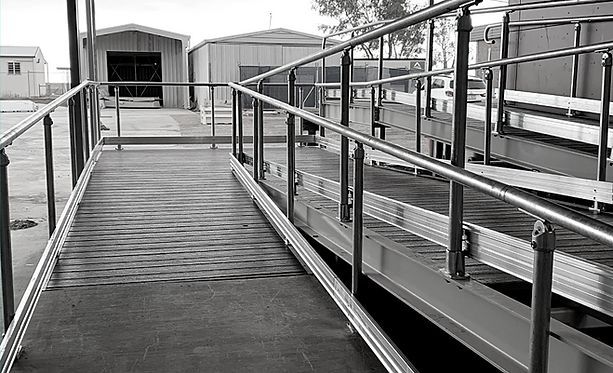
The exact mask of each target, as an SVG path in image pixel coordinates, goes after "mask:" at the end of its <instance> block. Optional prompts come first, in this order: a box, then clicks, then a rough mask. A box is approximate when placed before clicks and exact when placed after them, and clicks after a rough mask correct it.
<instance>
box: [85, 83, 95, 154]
mask: <svg viewBox="0 0 613 373" xmlns="http://www.w3.org/2000/svg"><path fill="white" fill-rule="evenodd" d="M95 92H96V87H95V86H89V87H87V93H88V96H89V116H90V122H89V123H90V127H89V132H90V136H91V140H92V142H91V144H90V145H91V148H92V149H93V148H94V146H96V143H97V142H98V129H97V114H96V111H97V106H98V105H97V104H98V101H96V94H95Z"/></svg>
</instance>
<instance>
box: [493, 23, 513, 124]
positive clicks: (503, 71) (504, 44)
mask: <svg viewBox="0 0 613 373" xmlns="http://www.w3.org/2000/svg"><path fill="white" fill-rule="evenodd" d="M509 32H510V31H509V13H505V14H504V16H502V29H501V35H500V59H501V60H504V59H506V58H507V57H509ZM506 87H507V65H502V66H500V71H499V76H498V111H497V114H496V129H495V132H496V133H499V134H503V133H504V122H505V120H504V90H505V89H506Z"/></svg>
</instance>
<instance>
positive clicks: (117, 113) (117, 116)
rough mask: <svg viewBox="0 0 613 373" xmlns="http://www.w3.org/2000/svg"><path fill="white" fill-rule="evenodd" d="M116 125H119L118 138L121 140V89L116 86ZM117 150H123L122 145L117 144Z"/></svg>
mask: <svg viewBox="0 0 613 373" xmlns="http://www.w3.org/2000/svg"><path fill="white" fill-rule="evenodd" d="M115 124H116V125H117V137H118V138H121V117H120V114H119V87H118V86H115ZM116 149H117V150H122V149H123V148H122V147H121V143H119V144H117V148H116Z"/></svg>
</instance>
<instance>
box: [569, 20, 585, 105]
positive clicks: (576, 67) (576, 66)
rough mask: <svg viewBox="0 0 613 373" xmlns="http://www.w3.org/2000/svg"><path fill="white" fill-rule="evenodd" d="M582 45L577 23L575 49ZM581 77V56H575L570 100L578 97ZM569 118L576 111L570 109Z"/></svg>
mask: <svg viewBox="0 0 613 373" xmlns="http://www.w3.org/2000/svg"><path fill="white" fill-rule="evenodd" d="M580 45H581V23H579V22H577V23H575V45H574V47H575V48H578V47H579V46H580ZM578 75H579V55H578V54H575V55H573V65H572V70H571V73H570V98H575V97H577V77H578ZM566 115H568V116H569V117H572V116H574V115H575V111H574V110H573V109H571V108H570V107H569V108H568V112H567V113H566Z"/></svg>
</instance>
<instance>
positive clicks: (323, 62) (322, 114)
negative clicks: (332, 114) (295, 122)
mask: <svg viewBox="0 0 613 373" xmlns="http://www.w3.org/2000/svg"><path fill="white" fill-rule="evenodd" d="M321 49H322V50H323V49H326V38H325V37H324V38H323V39H321ZM321 82H322V83H325V82H326V57H322V58H321ZM325 96H326V89H325V88H324V87H319V116H320V117H322V118H325V117H326V110H325V108H324V103H325V98H326V97H325ZM319 136H321V137H325V136H326V129H325V128H324V127H322V126H319Z"/></svg>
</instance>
